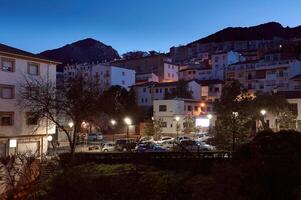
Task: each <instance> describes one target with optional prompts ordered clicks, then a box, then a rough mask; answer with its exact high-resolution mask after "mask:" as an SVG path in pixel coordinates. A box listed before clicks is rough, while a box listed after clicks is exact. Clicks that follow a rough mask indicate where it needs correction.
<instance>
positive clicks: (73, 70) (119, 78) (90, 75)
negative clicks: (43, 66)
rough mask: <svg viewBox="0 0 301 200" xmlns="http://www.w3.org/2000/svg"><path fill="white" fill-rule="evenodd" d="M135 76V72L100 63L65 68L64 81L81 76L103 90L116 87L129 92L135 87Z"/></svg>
mask: <svg viewBox="0 0 301 200" xmlns="http://www.w3.org/2000/svg"><path fill="white" fill-rule="evenodd" d="M135 74H136V72H135V70H131V69H126V68H122V67H116V66H111V65H104V64H99V63H98V64H94V63H84V64H75V65H68V66H65V67H64V80H68V79H69V78H75V77H77V76H79V75H81V76H83V77H84V78H86V79H88V80H93V81H95V83H98V84H99V86H100V88H101V89H103V90H107V89H109V88H110V87H111V86H114V85H119V86H121V87H124V88H125V89H127V90H129V89H130V87H131V86H132V85H135Z"/></svg>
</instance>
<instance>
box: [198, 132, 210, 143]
mask: <svg viewBox="0 0 301 200" xmlns="http://www.w3.org/2000/svg"><path fill="white" fill-rule="evenodd" d="M209 138H211V137H210V136H209V134H208V133H207V132H203V133H199V134H197V135H196V136H195V140H196V141H199V142H204V141H206V140H208V139H209Z"/></svg>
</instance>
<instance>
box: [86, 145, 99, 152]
mask: <svg viewBox="0 0 301 200" xmlns="http://www.w3.org/2000/svg"><path fill="white" fill-rule="evenodd" d="M88 150H89V151H92V150H100V146H99V145H90V146H89V147H88Z"/></svg>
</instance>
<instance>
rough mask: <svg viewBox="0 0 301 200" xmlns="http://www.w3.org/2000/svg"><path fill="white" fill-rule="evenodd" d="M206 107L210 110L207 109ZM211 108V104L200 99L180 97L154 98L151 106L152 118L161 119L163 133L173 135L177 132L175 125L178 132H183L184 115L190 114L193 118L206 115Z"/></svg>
mask: <svg viewBox="0 0 301 200" xmlns="http://www.w3.org/2000/svg"><path fill="white" fill-rule="evenodd" d="M209 108H210V109H209ZM208 109H209V110H210V111H208ZM211 110H212V105H210V104H207V103H206V102H204V101H200V100H193V99H181V98H175V99H171V100H155V101H154V106H153V117H154V120H159V119H161V120H162V121H163V127H162V134H163V135H173V136H175V134H177V125H178V134H182V133H183V129H184V126H185V117H187V116H192V117H194V118H195V119H197V118H202V117H206V116H207V114H208V113H210V112H211ZM175 117H179V121H176V120H175ZM208 120H209V119H208Z"/></svg>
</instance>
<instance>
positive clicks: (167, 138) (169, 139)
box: [156, 136, 174, 144]
mask: <svg viewBox="0 0 301 200" xmlns="http://www.w3.org/2000/svg"><path fill="white" fill-rule="evenodd" d="M173 140H174V138H173V137H169V136H163V137H161V139H160V140H158V141H156V143H157V144H161V143H163V142H165V141H173Z"/></svg>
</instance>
